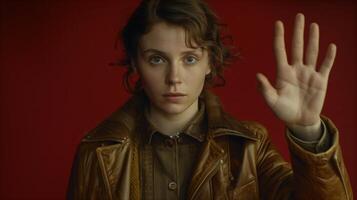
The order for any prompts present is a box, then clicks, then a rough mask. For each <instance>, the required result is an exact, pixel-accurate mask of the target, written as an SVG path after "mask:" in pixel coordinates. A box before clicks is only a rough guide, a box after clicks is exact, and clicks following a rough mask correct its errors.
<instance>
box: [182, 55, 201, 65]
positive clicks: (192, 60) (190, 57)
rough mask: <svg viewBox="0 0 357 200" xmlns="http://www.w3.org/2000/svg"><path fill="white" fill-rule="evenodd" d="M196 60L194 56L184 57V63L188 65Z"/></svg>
mask: <svg viewBox="0 0 357 200" xmlns="http://www.w3.org/2000/svg"><path fill="white" fill-rule="evenodd" d="M197 62H198V59H197V58H196V57H195V56H192V55H191V56H187V57H185V63H186V64H188V65H193V64H196V63H197Z"/></svg>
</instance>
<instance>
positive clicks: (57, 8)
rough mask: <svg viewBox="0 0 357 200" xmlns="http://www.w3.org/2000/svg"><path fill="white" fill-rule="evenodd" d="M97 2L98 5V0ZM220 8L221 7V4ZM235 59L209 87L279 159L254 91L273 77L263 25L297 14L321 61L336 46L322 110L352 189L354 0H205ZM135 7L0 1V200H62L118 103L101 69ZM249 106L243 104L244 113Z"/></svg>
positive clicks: (116, 89)
mask: <svg viewBox="0 0 357 200" xmlns="http://www.w3.org/2000/svg"><path fill="white" fill-rule="evenodd" d="M100 2H102V3H100ZM223 2H224V3H223ZM211 4H212V6H213V8H214V10H216V11H217V13H218V15H219V16H220V17H221V18H222V20H223V21H224V22H226V23H227V24H228V25H229V27H230V33H232V35H233V36H234V38H235V39H236V44H237V45H238V46H239V48H240V50H241V53H242V55H243V59H242V61H240V62H238V63H236V64H235V65H234V66H232V67H231V69H229V70H228V73H226V78H227V80H228V83H227V86H226V87H225V88H223V89H217V90H216V92H217V93H218V94H219V95H220V96H221V97H222V98H221V99H222V101H223V103H224V104H225V108H226V110H227V111H229V112H230V113H232V114H233V115H234V116H236V117H237V118H240V119H250V120H258V121H260V122H261V123H263V124H265V125H266V126H267V127H268V128H269V130H270V131H271V135H272V138H273V140H274V142H275V144H276V145H277V146H278V148H279V149H280V150H281V152H282V154H283V155H284V156H285V157H288V153H287V148H286V144H285V141H284V134H283V125H282V124H281V123H280V122H279V121H278V120H277V119H276V118H275V117H274V115H273V114H272V113H271V111H270V110H269V109H268V108H267V106H266V105H265V104H264V102H263V99H262V98H261V96H260V94H259V93H258V91H257V90H256V81H255V74H256V72H258V71H259V72H263V73H266V74H267V75H268V76H269V77H270V78H271V79H272V78H273V76H274V73H275V67H274V60H273V58H274V57H273V53H272V37H273V22H274V20H277V19H282V20H283V21H284V22H286V23H287V25H286V27H287V34H289V33H291V31H292V22H293V19H294V16H295V14H296V13H297V12H303V13H304V14H305V15H306V18H307V22H318V23H319V24H320V30H321V50H322V51H321V57H322V56H323V55H324V53H325V50H326V47H327V45H328V42H330V41H331V42H335V43H336V44H337V47H338V52H337V59H336V63H335V66H334V69H333V71H332V73H331V78H330V84H329V91H328V95H327V100H326V103H325V107H324V111H323V113H324V114H325V115H327V116H329V117H331V118H332V119H333V121H334V122H335V123H336V124H337V126H338V127H339V129H340V131H341V145H342V150H343V152H344V159H345V162H346V164H347V168H348V171H349V173H350V176H351V181H352V184H353V187H354V191H356V189H357V181H356V179H355V177H356V175H357V174H356V173H357V171H356V170H355V168H356V165H357V163H356V156H355V155H354V152H356V146H357V145H356V133H355V131H356V119H357V116H356V115H357V109H356V94H357V87H356V86H357V84H356V79H355V76H356V75H357V73H356V67H357V66H356V57H357V55H356V52H357V51H356V48H357V42H356V35H357V33H356V25H357V22H356V19H357V16H356V3H352V1H337V0H335V1H324V0H320V1H307V0H305V1H298V0H295V1H292V0H290V1H272V2H270V3H267V2H265V1H213V0H212V1H211ZM135 5H137V0H136V1H130V3H129V1H124V0H121V1H119V0H117V1H114V0H112V1H107V2H106V3H103V1H99V0H98V1H69V0H68V1H64V0H61V1H40V0H32V1H30V0H29V1H20V0H13V1H11V0H7V1H2V2H1V35H0V36H1V37H0V38H1V42H0V46H1V58H0V61H1V63H0V102H1V103H0V106H1V107H0V159H1V163H0V178H1V179H0V180H1V182H0V199H64V194H65V190H66V185H67V181H68V175H69V172H70V168H71V163H72V158H73V154H74V151H75V148H76V145H77V144H78V142H79V140H80V138H81V137H82V136H83V135H84V134H85V132H86V131H87V130H89V129H91V128H93V127H94V126H95V125H96V124H97V123H98V122H100V121H101V120H102V119H103V118H105V117H106V116H107V115H108V114H110V113H111V112H112V111H113V110H114V109H116V108H117V107H118V106H119V105H121V104H122V103H123V102H124V101H125V99H126V98H127V97H128V95H127V94H126V93H125V92H124V90H123V89H122V87H121V75H122V72H123V71H122V70H121V69H117V68H113V67H110V66H108V63H109V62H111V61H113V60H114V59H115V58H116V57H117V56H118V55H119V54H120V52H119V51H114V49H113V45H114V39H115V36H116V33H117V31H118V30H119V29H120V27H121V26H122V25H123V23H124V22H125V20H126V18H127V16H128V15H129V13H130V12H131V11H132V10H133V9H134V8H135ZM248 105H249V106H248Z"/></svg>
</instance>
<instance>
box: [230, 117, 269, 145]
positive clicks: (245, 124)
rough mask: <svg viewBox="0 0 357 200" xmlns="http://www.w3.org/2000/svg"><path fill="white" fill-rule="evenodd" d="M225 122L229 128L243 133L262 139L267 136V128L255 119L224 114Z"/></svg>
mask: <svg viewBox="0 0 357 200" xmlns="http://www.w3.org/2000/svg"><path fill="white" fill-rule="evenodd" d="M224 121H225V123H226V124H227V125H228V126H229V128H231V129H232V130H235V131H237V132H239V133H241V134H243V135H246V136H250V137H253V138H255V139H257V140H262V139H265V138H267V137H268V130H267V129H266V127H265V126H264V125H262V124H261V123H259V122H256V121H250V120H237V119H235V118H234V117H232V116H231V115H229V114H226V113H225V114H224Z"/></svg>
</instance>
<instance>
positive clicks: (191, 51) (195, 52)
mask: <svg viewBox="0 0 357 200" xmlns="http://www.w3.org/2000/svg"><path fill="white" fill-rule="evenodd" d="M202 49H203V48H197V49H194V50H188V51H183V52H181V54H188V53H194V54H197V53H202V54H203V50H202ZM200 50H201V51H200ZM146 53H157V54H161V55H166V53H165V52H163V51H160V50H158V49H152V48H151V49H145V50H143V51H142V54H146Z"/></svg>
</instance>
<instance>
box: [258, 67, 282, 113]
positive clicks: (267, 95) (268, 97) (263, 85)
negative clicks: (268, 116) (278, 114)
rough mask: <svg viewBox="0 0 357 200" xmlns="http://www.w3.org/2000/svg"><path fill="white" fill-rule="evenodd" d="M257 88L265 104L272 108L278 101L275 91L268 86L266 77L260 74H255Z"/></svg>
mask: <svg viewBox="0 0 357 200" xmlns="http://www.w3.org/2000/svg"><path fill="white" fill-rule="evenodd" d="M257 80H258V88H259V90H260V92H261V93H262V95H263V97H264V99H265V101H266V103H267V104H268V105H269V106H270V107H271V108H272V107H273V105H274V104H275V102H276V101H277V99H278V94H277V91H276V89H275V88H274V87H273V86H272V85H271V84H270V82H269V80H268V79H267V77H266V76H264V75H263V74H261V73H258V74H257Z"/></svg>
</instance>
